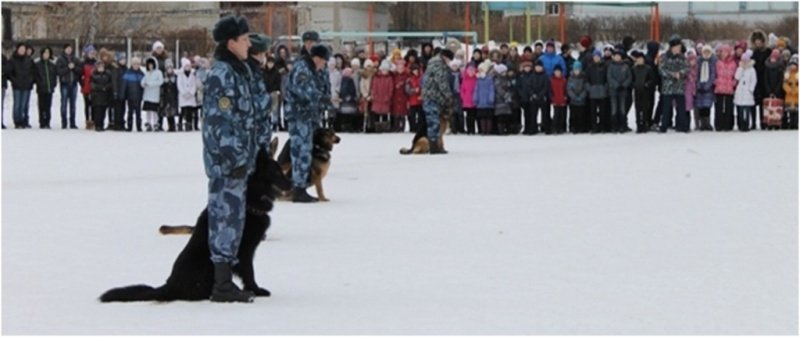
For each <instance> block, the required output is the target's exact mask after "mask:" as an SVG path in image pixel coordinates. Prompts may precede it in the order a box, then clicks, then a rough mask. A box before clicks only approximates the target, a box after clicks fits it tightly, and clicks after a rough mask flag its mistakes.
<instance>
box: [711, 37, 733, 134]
mask: <svg viewBox="0 0 800 337" xmlns="http://www.w3.org/2000/svg"><path fill="white" fill-rule="evenodd" d="M718 49H719V56H720V57H719V59H718V60H717V64H716V67H715V68H716V73H715V75H716V78H715V80H714V96H715V102H714V128H715V129H716V130H717V131H731V130H733V94H734V93H735V92H736V78H734V76H735V75H736V68H737V64H736V60H735V57H734V55H733V49H732V48H731V46H730V45H727V44H723V45H721V46H719V48H718Z"/></svg>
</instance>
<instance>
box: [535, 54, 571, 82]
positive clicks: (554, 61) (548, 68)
mask: <svg viewBox="0 0 800 337" xmlns="http://www.w3.org/2000/svg"><path fill="white" fill-rule="evenodd" d="M539 60H540V61H542V67H544V72H545V74H547V78H550V77H553V70H554V69H555V68H556V65H558V66H560V67H561V73H562V74H565V76H566V74H567V72H566V71H567V64H566V63H564V58H563V57H561V55H556V53H554V52H553V53H544V54H542V55H541V56H539Z"/></svg>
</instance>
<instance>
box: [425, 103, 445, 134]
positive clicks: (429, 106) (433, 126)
mask: <svg viewBox="0 0 800 337" xmlns="http://www.w3.org/2000/svg"><path fill="white" fill-rule="evenodd" d="M422 110H425V121H426V122H428V141H430V142H432V143H433V142H436V141H438V140H439V112H440V110H441V108H440V107H439V105H438V104H436V103H434V102H431V101H426V102H425V103H423V104H422Z"/></svg>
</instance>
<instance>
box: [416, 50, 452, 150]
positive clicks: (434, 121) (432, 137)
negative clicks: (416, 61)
mask: <svg viewBox="0 0 800 337" xmlns="http://www.w3.org/2000/svg"><path fill="white" fill-rule="evenodd" d="M452 60H453V52H452V51H450V50H447V49H444V50H441V51H440V52H439V53H438V54H434V56H433V58H432V59H431V60H430V61H428V68H427V69H426V70H425V74H424V75H423V78H422V102H423V103H422V109H423V110H424V111H425V122H426V123H427V126H428V142H429V143H430V153H431V154H447V151H445V149H444V148H443V147H442V146H440V144H439V126H440V125H439V119H440V118H441V117H443V116H444V117H447V115H446V112H445V110H446V109H447V108H448V107H450V106H452V102H453V95H452V88H451V87H450V76H449V71H448V67H447V65H448V64H450V61H452Z"/></svg>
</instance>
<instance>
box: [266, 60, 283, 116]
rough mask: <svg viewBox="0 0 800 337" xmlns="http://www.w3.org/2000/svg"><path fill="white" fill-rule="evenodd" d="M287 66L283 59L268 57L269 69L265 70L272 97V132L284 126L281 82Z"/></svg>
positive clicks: (268, 89) (268, 90)
mask: <svg viewBox="0 0 800 337" xmlns="http://www.w3.org/2000/svg"><path fill="white" fill-rule="evenodd" d="M285 68H286V64H285V63H284V61H283V59H280V58H279V59H274V58H272V57H267V67H266V69H264V82H265V83H266V86H267V92H268V93H269V95H270V103H271V104H270V125H272V131H278V130H279V129H280V127H281V125H283V123H282V121H281V102H282V101H283V99H282V98H281V82H282V79H283V76H282V74H281V71H285Z"/></svg>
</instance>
